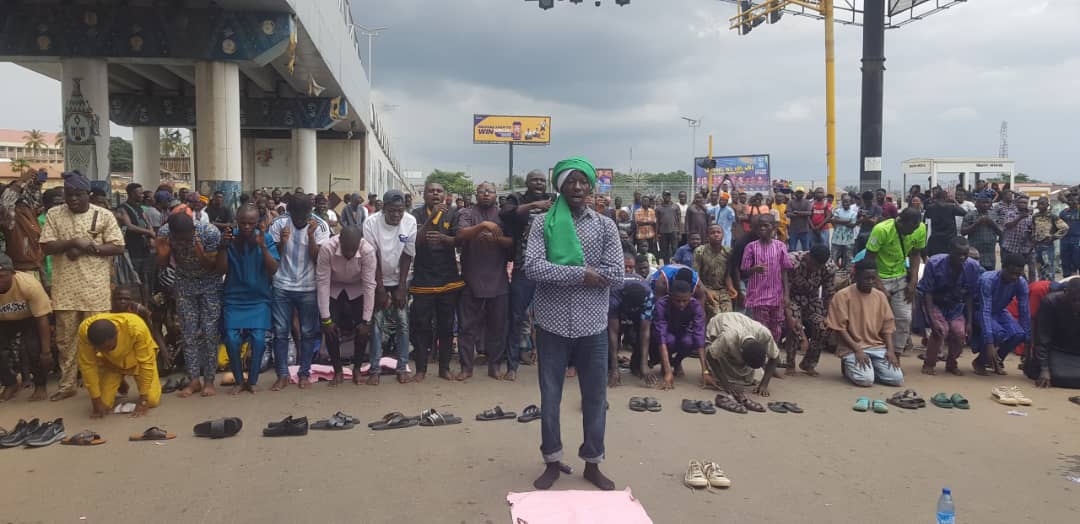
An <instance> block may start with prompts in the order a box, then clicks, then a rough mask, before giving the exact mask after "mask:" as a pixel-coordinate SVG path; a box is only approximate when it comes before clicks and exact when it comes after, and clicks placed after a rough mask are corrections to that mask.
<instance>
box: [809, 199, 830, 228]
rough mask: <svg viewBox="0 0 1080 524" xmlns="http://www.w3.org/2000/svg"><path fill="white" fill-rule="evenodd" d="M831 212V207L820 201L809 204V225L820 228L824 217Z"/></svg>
mask: <svg viewBox="0 0 1080 524" xmlns="http://www.w3.org/2000/svg"><path fill="white" fill-rule="evenodd" d="M831 212H832V206H830V205H829V203H828V202H826V201H824V200H822V201H821V202H818V201H817V200H815V201H814V202H813V203H812V204H810V224H812V225H813V226H815V227H821V225H822V224H824V223H825V215H827V214H829V213H831Z"/></svg>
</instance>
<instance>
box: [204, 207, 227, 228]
mask: <svg viewBox="0 0 1080 524" xmlns="http://www.w3.org/2000/svg"><path fill="white" fill-rule="evenodd" d="M206 216H207V217H208V218H209V219H210V223H211V224H231V223H232V221H233V212H232V210H231V209H229V206H221V207H219V208H214V207H213V206H208V207H207V208H206Z"/></svg>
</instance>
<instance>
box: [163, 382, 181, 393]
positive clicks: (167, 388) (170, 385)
mask: <svg viewBox="0 0 1080 524" xmlns="http://www.w3.org/2000/svg"><path fill="white" fill-rule="evenodd" d="M178 389H180V388H178V387H176V379H174V378H170V379H169V380H166V381H165V385H164V386H161V392H162V393H175V392H176V391H177V390H178Z"/></svg>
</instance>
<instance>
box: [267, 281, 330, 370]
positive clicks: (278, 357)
mask: <svg viewBox="0 0 1080 524" xmlns="http://www.w3.org/2000/svg"><path fill="white" fill-rule="evenodd" d="M293 311H296V314H297V316H299V317H300V343H299V344H297V345H296V351H297V355H296V360H297V361H298V362H299V363H300V373H299V374H298V375H299V376H301V377H310V376H311V360H312V359H313V358H315V346H316V345H317V344H318V342H319V339H320V338H321V336H320V335H321V331H320V330H319V302H318V298H317V296H316V294H315V290H311V291H286V290H284V289H278V288H274V301H273V303H272V304H271V305H270V313H271V316H272V319H273V324H272V325H273V327H274V369H275V370H276V371H277V376H278V377H287V376H289V333H290V331H291V330H292V319H293ZM294 342H295V341H294Z"/></svg>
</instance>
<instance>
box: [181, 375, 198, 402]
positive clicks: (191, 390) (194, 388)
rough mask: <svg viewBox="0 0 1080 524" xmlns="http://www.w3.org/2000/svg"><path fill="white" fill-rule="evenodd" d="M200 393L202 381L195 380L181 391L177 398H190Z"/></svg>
mask: <svg viewBox="0 0 1080 524" xmlns="http://www.w3.org/2000/svg"><path fill="white" fill-rule="evenodd" d="M200 391H202V380H199V379H195V380H192V381H191V383H190V384H188V385H187V387H185V388H184V389H181V390H180V392H179V393H177V394H176V396H178V397H180V398H188V397H190V396H192V395H194V394H196V393H198V392H200Z"/></svg>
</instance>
